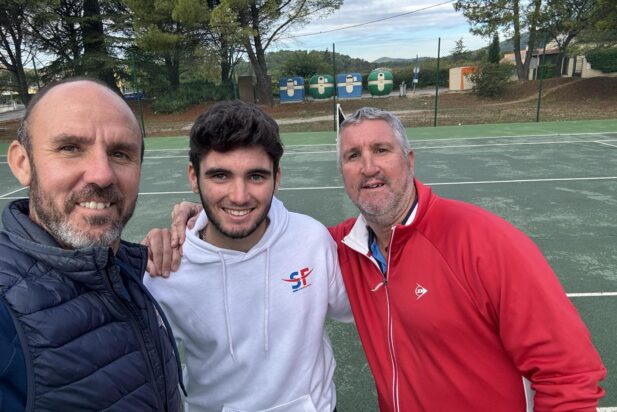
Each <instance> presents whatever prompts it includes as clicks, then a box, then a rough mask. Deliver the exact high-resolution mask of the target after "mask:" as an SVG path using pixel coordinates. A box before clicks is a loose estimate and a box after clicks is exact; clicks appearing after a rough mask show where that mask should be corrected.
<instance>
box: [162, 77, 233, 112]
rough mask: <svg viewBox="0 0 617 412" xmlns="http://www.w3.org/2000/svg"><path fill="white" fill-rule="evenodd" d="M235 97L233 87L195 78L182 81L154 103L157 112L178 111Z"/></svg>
mask: <svg viewBox="0 0 617 412" xmlns="http://www.w3.org/2000/svg"><path fill="white" fill-rule="evenodd" d="M232 98H233V89H232V88H231V87H229V86H226V85H215V84H213V83H210V82H208V81H203V80H194V81H191V82H187V83H182V84H181V85H180V87H178V88H177V89H176V90H174V91H172V92H169V93H166V94H163V95H159V96H157V97H156V100H154V102H153V103H152V110H153V111H154V112H155V113H178V112H182V111H185V110H186V109H188V108H189V107H191V106H193V105H196V104H200V103H203V102H216V101H220V100H228V99H232Z"/></svg>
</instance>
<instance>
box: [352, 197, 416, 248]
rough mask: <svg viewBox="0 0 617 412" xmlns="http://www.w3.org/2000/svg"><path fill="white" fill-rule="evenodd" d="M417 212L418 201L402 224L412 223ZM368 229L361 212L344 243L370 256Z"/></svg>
mask: <svg viewBox="0 0 617 412" xmlns="http://www.w3.org/2000/svg"><path fill="white" fill-rule="evenodd" d="M417 213H418V202H416V203H415V205H414V207H413V210H412V211H411V213H410V214H409V217H408V218H407V220H406V221H405V222H403V223H402V224H403V225H404V226H408V225H410V224H412V223H413V221H414V219H415V217H416V214H417ZM368 230H369V229H368V224H367V223H366V220H365V219H364V216H363V215H362V214H360V216H358V218H357V219H356V222H355V223H354V225H353V227H352V228H351V230H350V231H349V233H348V234H347V236H345V237H344V238H343V243H344V244H345V245H347V246H349V247H350V248H352V249H353V250H355V251H356V252H358V253H361V254H363V255H366V256H368V255H369V252H370V251H369V247H368V238H369V233H368Z"/></svg>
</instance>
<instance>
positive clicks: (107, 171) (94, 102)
mask: <svg viewBox="0 0 617 412" xmlns="http://www.w3.org/2000/svg"><path fill="white" fill-rule="evenodd" d="M28 130H29V135H30V136H31V153H29V154H27V153H25V148H23V147H21V146H20V145H19V144H18V143H15V144H14V145H12V146H15V147H12V148H11V149H9V150H12V151H13V153H12V157H11V158H12V159H13V165H12V170H14V173H15V172H17V174H16V176H18V179H20V181H21V182H22V184H24V185H30V217H31V218H32V219H33V220H34V221H35V222H37V223H38V224H39V225H41V226H43V227H44V228H45V229H46V230H47V231H48V232H50V233H51V234H52V236H54V237H55V238H56V239H57V240H58V241H59V242H60V243H61V244H62V246H64V247H68V248H80V247H88V246H114V247H115V246H117V245H118V242H119V240H120V234H121V232H122V228H123V226H124V224H125V223H126V222H127V221H128V220H129V218H130V217H131V215H132V213H133V210H134V208H135V203H136V201H137V193H138V191H139V178H140V172H141V158H140V157H141V145H142V141H141V133H140V130H139V125H138V124H137V121H136V120H135V118H134V116H133V114H132V113H131V111H130V109H129V107H128V106H126V104H125V103H124V102H123V101H122V100H121V99H120V98H119V97H118V96H116V95H115V94H114V93H113V92H111V91H110V90H107V89H105V88H103V87H102V86H100V85H97V84H95V83H92V82H85V81H79V82H73V83H67V84H64V85H60V86H57V87H56V88H55V89H52V90H50V91H49V93H48V94H47V95H45V96H44V97H43V98H42V100H41V101H40V102H39V103H38V105H37V106H36V107H35V108H34V111H33V112H32V114H31V117H30V119H29V122H28ZM14 166H15V168H14Z"/></svg>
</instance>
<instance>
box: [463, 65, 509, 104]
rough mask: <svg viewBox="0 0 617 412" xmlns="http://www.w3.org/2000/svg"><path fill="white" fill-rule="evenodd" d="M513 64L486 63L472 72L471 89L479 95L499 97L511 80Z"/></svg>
mask: <svg viewBox="0 0 617 412" xmlns="http://www.w3.org/2000/svg"><path fill="white" fill-rule="evenodd" d="M513 71H514V66H512V65H509V64H494V63H487V64H484V65H482V66H480V67H478V70H477V71H476V72H475V73H473V74H472V75H471V76H470V77H471V81H472V82H473V84H474V86H473V91H474V93H476V94H477V95H478V96H481V97H499V96H501V95H503V93H504V92H505V91H506V89H507V88H508V86H509V85H510V83H511V82H512V72H513Z"/></svg>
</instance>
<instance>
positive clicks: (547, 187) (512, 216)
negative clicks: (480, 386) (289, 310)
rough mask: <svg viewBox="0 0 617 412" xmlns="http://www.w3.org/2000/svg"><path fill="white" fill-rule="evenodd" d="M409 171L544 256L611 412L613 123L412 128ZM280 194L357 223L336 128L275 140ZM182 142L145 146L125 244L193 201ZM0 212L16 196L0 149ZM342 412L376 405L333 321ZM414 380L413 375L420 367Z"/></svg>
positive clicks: (351, 342) (292, 204) (291, 203)
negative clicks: (481, 211) (587, 334)
mask: <svg viewBox="0 0 617 412" xmlns="http://www.w3.org/2000/svg"><path fill="white" fill-rule="evenodd" d="M408 132H409V137H410V139H411V142H412V147H413V148H414V150H415V153H416V176H417V177H418V178H419V179H420V180H421V181H422V182H424V183H426V184H428V185H431V186H432V187H433V190H434V191H435V192H436V193H437V194H439V195H441V196H444V197H449V198H454V199H459V200H463V201H467V202H470V203H474V204H477V205H479V206H482V207H484V208H486V209H488V210H491V211H493V212H494V213H496V214H498V215H500V216H502V217H504V218H505V219H506V220H508V221H510V222H511V223H513V224H514V225H516V226H517V227H518V228H520V229H521V230H523V231H524V232H526V233H527V234H528V235H529V236H530V237H531V238H532V239H533V240H534V241H535V242H536V243H537V244H538V246H539V247H540V248H541V249H542V251H543V252H544V254H545V256H546V257H547V259H548V260H549V262H550V263H551V265H552V267H553V268H554V270H555V272H556V273H557V275H558V277H559V279H560V280H561V283H562V284H563V287H564V289H565V290H566V292H567V293H568V294H569V296H570V298H571V300H572V302H573V303H574V304H575V306H576V307H577V308H578V310H579V312H580V314H581V316H582V317H583V319H584V321H585V322H586V324H587V326H588V328H589V329H590V331H591V334H592V336H593V340H594V343H595V344H596V346H597V348H598V350H599V352H600V354H601V356H602V359H603V360H604V363H605V365H606V367H607V368H608V370H609V376H608V378H607V379H606V380H605V381H604V383H603V386H604V388H605V389H606V391H607V395H606V397H605V398H604V399H603V400H602V401H601V404H600V406H601V407H602V409H603V410H605V411H608V410H613V408H615V409H614V410H617V374H614V373H611V372H613V371H615V370H617V332H616V331H617V120H608V121H587V122H559V123H529V124H516V125H513V124H506V125H474V126H460V127H457V126H453V127H438V128H416V129H409V130H408ZM283 138H284V142H285V146H286V151H285V155H284V156H283V160H282V162H281V168H282V184H281V188H280V190H279V192H278V195H277V196H278V197H279V198H280V199H281V200H283V201H284V202H285V204H286V206H287V207H288V208H289V209H290V210H292V211H297V212H300V213H305V214H309V215H311V216H313V217H315V218H317V219H318V220H320V221H321V222H323V223H324V224H326V225H331V224H335V223H338V222H340V221H341V220H343V219H345V218H348V217H351V216H355V215H356V214H357V210H356V209H355V207H354V206H353V204H351V202H350V201H349V200H348V198H347V196H346V194H345V191H344V189H343V187H342V180H341V178H340V175H339V172H338V170H337V166H336V148H335V145H334V132H324V133H295V134H287V135H284V136H283ZM187 147H188V141H187V138H186V137H184V138H156V139H155V138H152V139H147V141H146V155H145V160H144V165H143V171H142V183H141V189H140V197H139V202H138V207H137V210H136V212H135V216H134V217H133V219H132V221H131V222H130V223H129V226H128V227H127V228H126V230H125V236H124V237H125V238H126V239H129V240H134V241H138V240H140V239H141V238H142V237H143V236H144V235H145V233H146V232H147V230H148V229H149V228H150V227H155V226H168V225H169V213H170V211H171V207H172V205H173V204H175V203H177V202H179V201H180V200H196V199H197V198H196V196H195V195H193V194H192V192H191V191H190V187H189V184H188V181H187V178H186V165H187V162H188V158H187ZM0 149H2V154H3V156H1V157H0V207H2V208H3V207H4V206H5V205H6V204H7V203H8V202H9V201H10V200H11V199H15V198H18V197H24V196H26V195H27V191H26V190H24V189H22V188H20V187H19V185H18V183H17V181H16V180H15V179H14V178H13V177H12V175H11V172H10V170H9V168H8V166H7V164H6V156H5V153H6V144H4V145H2V146H1V147H0ZM329 330H330V333H331V337H332V341H333V345H334V349H335V353H336V356H337V361H338V370H337V372H336V375H335V380H336V384H337V388H338V397H339V399H338V410H339V411H343V412H345V411H372V410H377V403H376V399H375V390H374V386H373V383H372V378H371V375H370V371H369V369H368V366H367V364H366V361H365V359H364V355H363V353H362V349H361V346H360V344H359V341H358V338H357V335H356V332H355V329H354V327H353V326H350V325H341V324H336V323H331V324H329ZM419 373H421V372H419Z"/></svg>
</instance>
